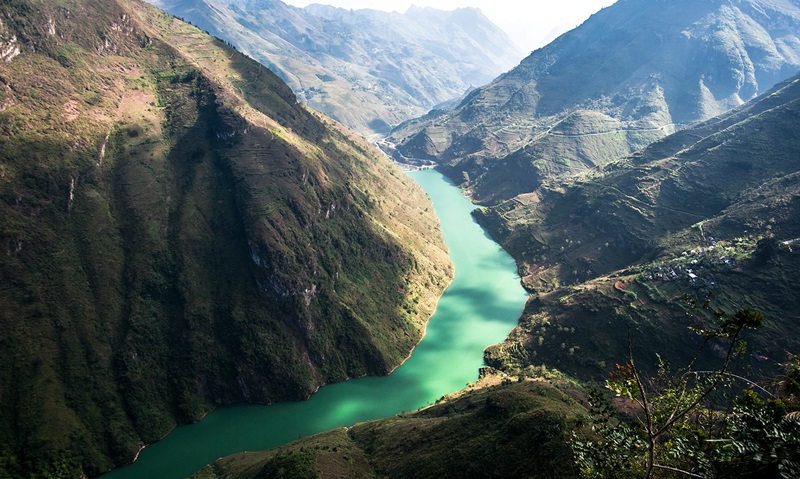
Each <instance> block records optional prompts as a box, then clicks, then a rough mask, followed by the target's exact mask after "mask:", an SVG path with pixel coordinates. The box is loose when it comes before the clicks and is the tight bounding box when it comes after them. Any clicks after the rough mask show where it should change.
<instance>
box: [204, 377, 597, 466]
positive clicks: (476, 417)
mask: <svg viewBox="0 0 800 479" xmlns="http://www.w3.org/2000/svg"><path fill="white" fill-rule="evenodd" d="M496 382H497V381H496ZM560 387H563V388H567V389H566V390H567V391H569V388H568V386H567V385H566V383H563V384H560ZM583 413H585V409H583V407H581V406H580V405H579V404H578V402H576V400H575V399H573V398H572V397H570V396H568V395H567V394H565V392H564V391H562V390H560V389H559V388H557V387H555V386H553V385H552V384H550V383H548V382H544V381H522V382H518V383H516V382H515V383H513V384H512V383H511V382H510V381H506V382H505V383H504V384H502V385H495V386H492V387H487V388H478V389H472V390H470V391H466V392H464V393H462V394H459V395H457V396H456V397H452V398H446V399H444V398H443V400H442V401H440V402H438V403H437V404H436V405H434V406H430V407H428V408H425V409H422V410H420V411H418V412H413V413H403V414H398V415H397V416H395V417H391V418H386V419H382V420H378V421H372V422H368V423H363V424H357V425H355V426H353V427H351V428H347V429H344V428H343V429H337V430H333V431H330V432H327V433H322V434H318V435H315V436H312V437H309V438H305V439H300V440H298V441H295V442H293V443H291V444H288V445H286V446H283V447H281V448H277V449H274V450H271V451H265V452H257V453H242V454H235V455H233V456H229V457H226V458H222V459H220V460H218V461H217V462H215V463H214V464H213V465H209V466H206V467H205V468H204V469H202V470H201V471H199V472H198V473H196V474H195V475H194V476H192V477H193V478H194V479H212V478H214V479H216V478H222V477H226V478H236V479H251V478H257V477H258V478H272V477H275V478H278V477H281V478H286V477H298V478H300V477H302V478H320V479H322V478H334V477H349V478H371V477H405V478H420V479H421V478H440V477H455V478H459V477H463V478H476V477H530V478H545V477H560V478H568V477H577V476H578V474H577V470H576V468H575V466H574V464H573V462H572V456H571V452H570V449H569V446H568V445H567V442H566V440H567V436H568V431H570V430H571V429H572V428H573V427H574V426H575V425H576V424H577V422H578V421H579V419H578V418H579V416H580V415H581V414H583Z"/></svg>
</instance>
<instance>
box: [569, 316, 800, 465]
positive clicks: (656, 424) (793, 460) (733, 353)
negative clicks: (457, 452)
mask: <svg viewBox="0 0 800 479" xmlns="http://www.w3.org/2000/svg"><path fill="white" fill-rule="evenodd" d="M703 306H707V303H705V304H704V305H703ZM714 315H715V316H716V317H717V319H718V321H717V323H716V325H715V326H714V327H698V328H695V331H696V332H697V333H698V334H701V335H703V336H704V337H705V338H706V342H705V343H704V345H705V344H708V342H709V341H710V340H711V339H714V338H716V339H724V340H726V341H727V342H728V347H727V349H726V354H725V356H724V358H723V359H722V363H721V365H720V366H719V368H718V369H716V370H714V371H696V370H694V369H693V366H694V363H690V364H689V365H688V366H687V367H686V368H685V369H683V370H681V371H672V370H671V368H670V366H669V365H668V364H666V363H664V362H662V363H661V364H660V367H659V370H658V373H657V374H656V375H655V376H654V377H652V378H648V377H644V376H643V375H642V374H641V373H640V372H639V370H638V368H637V366H636V363H635V362H634V358H633V356H632V355H629V358H628V362H627V363H626V364H625V365H617V367H616V370H614V371H612V372H611V378H610V379H609V380H608V381H607V387H608V388H609V389H611V390H612V391H613V392H614V393H615V394H616V396H617V397H619V398H622V399H623V401H624V402H625V403H627V404H628V405H629V407H630V409H631V410H632V411H633V413H632V417H622V418H617V417H615V414H614V409H613V408H612V407H611V406H610V405H609V404H608V403H607V402H606V400H605V398H604V397H603V395H602V394H600V393H599V392H595V393H594V394H592V395H591V398H590V399H591V404H592V410H591V414H590V418H591V428H590V430H589V431H587V434H586V435H578V434H575V435H574V437H573V441H572V447H573V452H574V453H575V457H576V462H577V464H578V465H579V467H580V469H581V474H582V475H583V476H584V477H587V478H606V477H645V478H651V477H709V478H710V477H720V478H722V477H782V478H790V477H797V474H798V472H800V469H798V465H799V464H800V447H798V446H800V439H799V438H800V423H798V422H795V421H793V420H792V419H791V417H792V416H791V415H788V414H787V411H788V409H787V408H791V407H797V404H795V405H794V406H791V404H790V403H789V402H787V401H791V399H790V398H789V397H788V396H787V397H784V398H780V397H777V396H776V395H775V394H773V393H772V392H770V391H768V390H767V389H766V388H764V387H762V386H760V385H758V384H756V383H753V382H752V381H749V380H747V379H745V378H743V377H741V376H739V375H737V374H733V373H731V372H730V367H731V362H732V360H733V359H734V358H735V357H737V356H740V355H741V354H743V353H744V348H743V345H744V342H743V341H742V340H741V335H742V333H743V332H744V331H745V330H746V329H755V328H758V327H761V326H762V324H763V323H764V316H763V315H761V314H760V313H757V312H753V311H751V310H749V309H742V310H739V311H736V312H735V313H734V314H730V315H728V314H723V313H721V312H715V314H714ZM789 372H790V373H791V372H792V370H791V369H790V371H789ZM741 384H744V385H745V386H746V389H745V391H744V392H743V393H737V391H739V387H740V386H741ZM785 391H787V390H786V389H784V394H785ZM763 397H766V399H764V398H763Z"/></svg>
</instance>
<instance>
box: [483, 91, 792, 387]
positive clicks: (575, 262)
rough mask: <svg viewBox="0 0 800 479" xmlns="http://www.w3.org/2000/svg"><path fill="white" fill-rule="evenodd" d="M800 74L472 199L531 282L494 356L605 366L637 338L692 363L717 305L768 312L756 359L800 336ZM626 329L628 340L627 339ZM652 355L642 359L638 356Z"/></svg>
mask: <svg viewBox="0 0 800 479" xmlns="http://www.w3.org/2000/svg"><path fill="white" fill-rule="evenodd" d="M799 119H800V76H795V77H793V78H791V79H790V80H788V81H786V82H783V83H781V84H779V85H778V86H777V87H776V88H775V89H774V90H772V91H770V92H768V93H767V94H765V95H763V96H760V97H758V98H757V99H755V100H753V101H751V102H749V103H747V104H745V105H743V106H741V107H738V108H736V109H734V110H732V111H731V112H729V113H726V114H724V115H721V116H719V117H716V118H714V119H712V120H709V121H707V122H703V123H700V124H698V125H695V126H694V127H692V128H688V129H685V130H682V131H680V132H678V133H676V134H673V135H671V136H668V137H666V138H664V139H663V140H661V141H659V142H656V143H654V144H653V145H651V146H650V147H648V148H646V149H645V150H643V151H641V152H639V153H636V154H634V155H632V156H630V157H628V158H626V159H624V160H621V161H618V162H614V163H611V164H609V165H607V166H606V167H604V168H600V169H597V170H594V171H591V172H588V173H586V174H584V175H580V176H578V177H576V178H573V179H568V180H553V181H550V182H547V183H545V184H544V185H542V186H541V187H540V188H538V189H537V190H536V191H535V192H533V193H531V194H529V195H522V196H520V197H517V198H515V199H514V200H509V201H507V202H504V203H502V204H500V205H498V206H497V207H493V208H486V209H483V210H480V211H477V212H476V217H477V218H478V220H479V222H480V223H481V224H483V225H485V226H486V227H487V228H488V229H489V231H490V232H491V234H492V235H493V236H494V237H496V238H498V239H499V240H500V241H501V243H502V245H503V246H504V247H505V248H506V249H508V250H509V251H511V252H512V254H513V255H514V257H515V258H516V259H517V262H518V265H519V268H520V273H521V275H522V276H523V283H524V284H525V285H526V287H527V288H528V289H529V290H530V291H532V292H533V293H534V294H533V296H532V297H531V299H530V300H529V302H528V304H527V306H526V309H525V312H524V313H523V316H522V318H521V320H520V325H519V326H518V327H517V328H516V329H515V331H514V332H512V334H511V335H510V336H509V339H508V340H507V341H506V342H505V343H504V344H501V345H497V346H493V347H491V348H489V349H488V350H487V353H486V359H487V362H488V363H489V364H490V365H492V366H495V367H498V368H501V369H509V368H512V369H513V368H515V367H521V368H523V369H524V368H525V367H527V365H530V364H537V365H538V364H540V363H544V364H547V365H548V366H549V367H558V368H559V369H561V370H563V371H565V372H567V373H569V374H571V375H575V376H576V377H579V378H582V379H590V378H597V377H602V375H603V374H604V372H605V371H607V370H608V364H609V362H610V361H623V360H624V359H625V358H626V357H627V355H628V351H629V348H631V349H632V350H633V353H634V355H635V356H636V357H638V358H641V359H646V360H647V361H648V362H650V364H651V366H654V365H656V364H657V363H656V361H655V358H654V357H653V353H654V352H658V353H659V354H661V355H662V356H663V357H664V358H665V359H670V360H676V362H677V363H678V364H686V363H687V362H688V361H689V360H690V359H691V356H692V355H693V354H694V352H695V350H696V346H699V343H700V341H701V340H700V338H699V337H698V336H697V335H695V334H694V333H692V332H691V331H690V330H689V329H688V328H689V326H693V325H699V324H702V323H703V322H704V321H708V320H709V319H710V315H709V314H708V312H703V311H694V310H693V309H692V308H691V307H690V303H687V302H686V301H685V300H684V296H685V295H689V297H691V298H696V299H697V300H699V301H700V302H702V301H703V300H704V299H705V298H707V297H708V295H709V294H711V295H712V296H711V306H712V307H714V308H717V309H719V310H725V311H727V312H729V313H732V312H733V311H735V310H737V309H741V308H745V307H749V308H752V309H755V310H759V311H761V312H763V313H764V314H765V315H766V317H767V326H766V327H765V328H764V329H763V330H761V331H758V332H757V333H754V334H752V335H751V337H750V338H748V343H749V351H750V356H749V357H748V359H749V362H750V364H751V366H752V367H753V368H754V370H756V371H757V370H769V369H772V370H773V371H774V370H775V368H776V367H778V365H779V363H780V362H782V361H783V360H784V359H785V354H786V352H787V351H789V352H792V351H798V350H800V339H799V338H800V315H798V311H800V297H798V295H797V294H796V291H798V288H800V274H798V271H800V269H799V268H800V254H799V253H798V252H797V247H796V243H797V238H800V208H799V207H800V160H799V159H800V148H799V147H798V144H797V141H796V140H797V138H798V137H800V120H799ZM629 341H630V343H629ZM642 362H643V361H642Z"/></svg>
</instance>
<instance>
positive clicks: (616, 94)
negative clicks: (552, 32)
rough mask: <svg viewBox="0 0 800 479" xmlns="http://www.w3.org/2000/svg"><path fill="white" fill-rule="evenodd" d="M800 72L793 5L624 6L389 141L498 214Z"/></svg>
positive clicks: (647, 1) (642, 1) (635, 2)
mask: <svg viewBox="0 0 800 479" xmlns="http://www.w3.org/2000/svg"><path fill="white" fill-rule="evenodd" d="M798 70H800V2H797V1H796V0H703V1H697V0H677V1H671V2H664V1H652V0H620V1H618V2H617V3H615V4H613V5H612V6H610V7H607V8H605V9H603V10H601V11H600V12H598V13H597V14H595V15H593V16H592V17H591V18H589V19H588V20H587V21H586V22H585V23H583V24H582V25H580V26H579V27H577V28H576V29H574V30H572V31H570V32H568V33H566V34H564V35H562V36H561V37H559V38H557V39H556V40H555V41H553V42H552V43H550V44H549V45H547V46H545V47H543V48H541V49H539V50H536V51H535V52H533V53H532V54H531V55H530V56H529V57H527V58H526V59H524V60H523V61H522V62H521V63H520V65H519V66H517V67H516V68H514V69H513V70H511V71H509V72H508V73H506V74H504V75H502V76H500V77H498V78H497V79H496V80H495V81H493V82H492V83H490V84H489V85H486V86H484V87H481V88H478V89H477V90H475V91H473V92H472V93H471V94H470V95H468V96H467V98H466V99H465V100H464V101H463V102H462V103H461V104H460V105H459V106H458V107H456V108H454V109H450V110H441V111H433V112H431V113H429V114H428V115H426V116H425V117H422V118H420V119H417V120H412V121H410V122H407V123H406V124H404V125H401V126H400V127H398V128H397V129H395V130H394V131H393V132H392V138H391V140H392V141H393V142H394V143H396V144H397V155H398V158H400V159H402V158H403V157H406V158H421V159H427V160H435V161H437V162H438V163H439V164H440V165H441V168H442V170H443V171H444V172H445V173H447V174H448V175H449V176H450V177H451V178H453V179H454V180H455V181H456V182H458V183H462V184H463V186H464V187H465V188H467V189H468V190H469V192H470V193H471V195H472V196H473V198H474V199H475V200H476V201H478V202H481V203H484V204H494V203H497V202H499V201H503V200H506V199H509V198H512V197H514V196H516V195H519V194H524V193H529V192H531V191H533V190H535V189H536V187H537V186H538V185H539V184H540V183H541V182H542V180H543V179H545V178H549V177H553V176H564V175H571V174H574V173H575V172H579V171H583V170H586V169H590V168H592V167H594V166H595V165H598V164H603V163H606V162H609V161H612V160H615V159H618V158H622V157H624V156H626V155H628V154H629V153H632V152H633V151H636V150H639V149H641V148H643V147H645V146H647V145H648V144H650V143H652V142H653V141H656V140H658V139H660V138H662V137H664V136H666V135H667V134H670V133H672V132H674V131H676V130H678V129H681V128H684V127H686V126H687V125H688V124H690V123H692V122H695V121H699V120H705V119H708V118H711V117H713V116H715V115H718V114H720V113H722V112H724V111H726V110H728V109H730V108H732V107H735V106H737V105H740V104H742V103H743V102H745V101H748V100H750V99H752V98H754V97H756V96H757V95H759V94H761V93H763V92H765V91H767V90H768V89H769V88H770V87H772V86H773V85H774V84H776V83H777V82H779V81H781V80H783V79H786V78H788V77H789V76H791V75H793V74H794V73H796V72H797V71H798Z"/></svg>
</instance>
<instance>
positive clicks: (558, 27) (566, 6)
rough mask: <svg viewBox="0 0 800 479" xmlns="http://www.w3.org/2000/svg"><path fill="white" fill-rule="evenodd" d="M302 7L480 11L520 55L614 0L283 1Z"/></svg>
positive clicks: (574, 25) (400, 10)
mask: <svg viewBox="0 0 800 479" xmlns="http://www.w3.org/2000/svg"><path fill="white" fill-rule="evenodd" d="M283 1H284V2H286V3H289V4H291V5H296V6H299V7H304V6H306V5H308V4H310V3H322V4H327V5H335V6H337V7H342V8H355V9H359V8H372V9H375V10H386V11H396V12H400V13H404V12H405V11H406V10H407V9H408V7H409V6H410V5H412V4H413V5H417V6H420V7H435V8H438V9H441V10H453V9H456V8H459V7H477V8H480V9H481V11H482V12H483V14H484V15H486V17H488V18H489V20H491V21H492V22H494V23H495V24H496V25H498V26H499V27H500V28H502V29H503V30H505V31H506V33H508V35H509V36H510V37H511V39H512V40H513V41H514V42H515V43H516V44H517V45H518V46H519V47H520V48H521V49H522V51H523V52H528V51H531V50H534V49H536V48H538V47H540V46H542V45H544V44H545V43H547V42H549V41H550V40H552V39H554V38H555V37H556V36H558V35H559V34H561V33H563V32H565V31H567V30H570V29H571V28H573V27H576V26H578V25H579V24H581V23H582V22H583V21H584V20H586V19H587V18H589V15H591V14H593V13H595V12H597V11H598V10H600V9H601V8H603V7H607V6H609V5H611V4H612V3H614V2H615V1H616V0H522V1H520V0H416V1H403V0H371V1H370V0H316V1H308V0H283Z"/></svg>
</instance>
